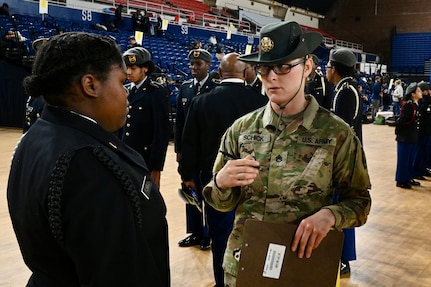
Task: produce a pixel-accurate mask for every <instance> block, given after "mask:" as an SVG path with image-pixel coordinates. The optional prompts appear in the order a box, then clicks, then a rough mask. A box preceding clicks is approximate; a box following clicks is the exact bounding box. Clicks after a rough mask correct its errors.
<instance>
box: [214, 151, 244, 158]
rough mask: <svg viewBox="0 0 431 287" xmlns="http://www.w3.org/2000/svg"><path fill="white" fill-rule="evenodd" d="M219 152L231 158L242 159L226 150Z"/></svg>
mask: <svg viewBox="0 0 431 287" xmlns="http://www.w3.org/2000/svg"><path fill="white" fill-rule="evenodd" d="M219 153H221V154H222V155H224V156H227V157H228V158H231V159H240V158H239V157H237V156H234V155H231V154H230V153H228V152H225V151H224V150H219Z"/></svg>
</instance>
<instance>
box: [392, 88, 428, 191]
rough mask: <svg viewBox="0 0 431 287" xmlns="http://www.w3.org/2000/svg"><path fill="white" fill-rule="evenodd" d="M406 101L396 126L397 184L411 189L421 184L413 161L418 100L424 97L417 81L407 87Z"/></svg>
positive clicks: (417, 136) (417, 120) (416, 139)
mask: <svg viewBox="0 0 431 287" xmlns="http://www.w3.org/2000/svg"><path fill="white" fill-rule="evenodd" d="M405 97H406V102H405V103H404V104H403V105H402V107H401V111H400V118H399V119H398V121H397V124H396V126H395V134H396V141H397V169H396V173H395V180H396V182H397V183H396V186H397V187H401V188H407V189H410V188H412V186H416V185H420V183H419V182H418V181H415V180H414V179H413V178H414V177H415V174H414V169H413V161H414V156H415V154H416V152H417V143H418V138H419V118H420V117H419V109H418V102H419V100H420V99H421V98H422V90H421V88H420V87H419V85H418V84H417V83H416V82H413V83H411V84H410V85H408V87H407V89H406V95H405Z"/></svg>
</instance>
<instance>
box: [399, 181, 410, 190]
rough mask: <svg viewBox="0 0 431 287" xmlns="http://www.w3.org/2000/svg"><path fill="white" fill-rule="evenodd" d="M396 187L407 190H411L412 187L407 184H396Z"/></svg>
mask: <svg viewBox="0 0 431 287" xmlns="http://www.w3.org/2000/svg"><path fill="white" fill-rule="evenodd" d="M397 187H401V188H408V189H410V188H412V186H411V185H410V183H408V182H397Z"/></svg>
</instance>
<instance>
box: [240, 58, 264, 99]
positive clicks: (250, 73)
mask: <svg viewBox="0 0 431 287" xmlns="http://www.w3.org/2000/svg"><path fill="white" fill-rule="evenodd" d="M246 65H247V68H246V70H245V83H246V85H247V86H250V87H252V88H253V89H254V90H256V92H258V93H259V94H261V95H263V94H265V92H264V89H263V87H262V80H261V79H260V78H259V76H258V75H257V72H256V68H255V67H256V65H254V64H251V63H246Z"/></svg>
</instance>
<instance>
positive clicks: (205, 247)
mask: <svg viewBox="0 0 431 287" xmlns="http://www.w3.org/2000/svg"><path fill="white" fill-rule="evenodd" d="M200 247H201V250H208V249H210V248H211V240H210V239H209V238H204V239H202V240H201V246H200Z"/></svg>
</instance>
